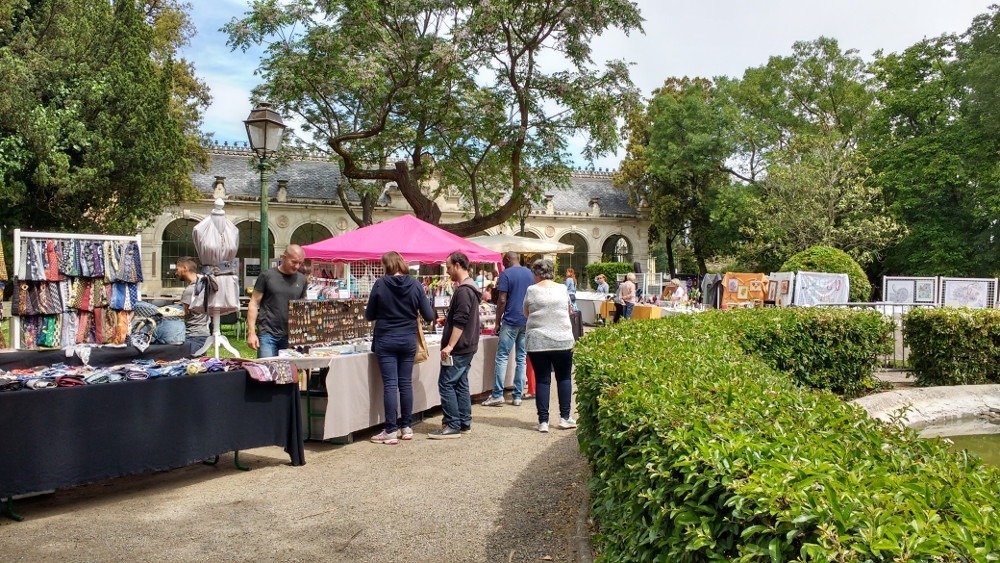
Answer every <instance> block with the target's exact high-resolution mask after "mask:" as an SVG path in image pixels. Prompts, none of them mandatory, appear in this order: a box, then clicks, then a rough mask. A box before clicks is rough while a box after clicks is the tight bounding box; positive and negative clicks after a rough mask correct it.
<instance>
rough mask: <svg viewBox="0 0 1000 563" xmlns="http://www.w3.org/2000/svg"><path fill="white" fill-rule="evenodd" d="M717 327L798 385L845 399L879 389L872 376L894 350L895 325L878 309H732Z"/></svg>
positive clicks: (720, 320)
mask: <svg viewBox="0 0 1000 563" xmlns="http://www.w3.org/2000/svg"><path fill="white" fill-rule="evenodd" d="M719 323H720V326H721V328H722V329H723V330H725V331H728V332H730V333H731V334H734V335H738V336H736V337H735V338H738V341H739V344H740V347H741V348H742V349H743V350H746V351H748V352H750V353H752V354H753V355H754V356H756V357H757V358H759V359H761V360H762V361H764V363H766V364H767V365H768V366H770V367H771V368H772V369H774V370H776V371H779V372H783V373H786V374H787V375H788V376H790V377H791V378H792V380H793V381H795V382H796V383H798V384H800V385H803V386H805V387H812V388H814V389H826V390H829V391H833V392H834V393H837V394H839V395H843V396H846V397H855V396H858V395H862V394H864V393H867V392H870V391H872V390H874V389H877V388H878V385H879V384H878V381H877V380H876V379H875V378H874V377H872V372H873V371H874V370H875V368H877V367H878V365H879V363H880V358H881V356H883V355H887V354H890V353H891V352H892V342H893V341H892V332H893V325H892V323H891V322H890V321H888V320H887V319H886V318H885V316H884V315H882V314H881V313H878V312H876V311H860V312H858V311H851V310H845V309H831V308H825V307H817V308H811V309H807V310H802V309H795V308H785V307H782V308H772V309H765V310H764V311H753V310H736V311H732V312H731V314H729V315H725V316H723V317H722V318H721V319H719Z"/></svg>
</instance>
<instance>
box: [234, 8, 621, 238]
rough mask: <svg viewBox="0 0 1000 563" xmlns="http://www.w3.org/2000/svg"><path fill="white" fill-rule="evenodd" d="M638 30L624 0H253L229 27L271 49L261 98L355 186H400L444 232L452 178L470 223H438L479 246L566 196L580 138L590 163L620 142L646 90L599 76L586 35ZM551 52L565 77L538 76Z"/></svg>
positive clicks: (606, 73) (608, 72)
mask: <svg viewBox="0 0 1000 563" xmlns="http://www.w3.org/2000/svg"><path fill="white" fill-rule="evenodd" d="M640 23H641V18H640V16H639V12H638V9H637V8H636V7H635V6H634V5H633V3H631V2H628V1H626V0H595V1H593V2H576V1H574V0H554V1H551V2H544V3H542V2H525V1H523V0H494V1H491V2H476V1H471V0H407V1H405V2H399V1H389V0H368V1H361V2H343V1H339V2H338V1H332V2H331V1H326V0H323V1H319V0H314V1H310V0H300V1H297V2H291V3H283V2H279V0H258V1H256V2H254V4H253V6H252V10H251V11H250V12H249V13H247V14H246V16H245V17H244V18H243V19H239V20H233V21H232V22H230V24H228V25H227V26H226V31H227V32H228V33H229V36H230V44H231V45H232V46H234V47H236V48H243V49H246V48H248V47H249V46H251V45H254V44H261V45H266V46H267V47H266V54H265V56H264V58H263V60H262V61H261V64H260V68H259V72H260V74H261V75H262V76H263V77H264V84H263V85H262V86H261V87H260V88H258V89H257V90H256V91H255V96H256V97H258V98H268V99H269V100H270V101H272V102H274V103H276V104H277V106H278V107H279V108H280V109H281V110H282V111H286V112H289V113H291V114H294V115H295V116H296V117H297V118H299V119H300V120H301V121H302V122H303V123H304V125H303V127H302V131H303V133H305V134H307V135H309V136H310V138H308V139H306V140H305V141H306V142H307V143H310V144H314V146H315V147H316V148H321V149H324V150H326V151H327V152H328V153H329V154H330V155H331V157H333V158H335V159H336V160H337V161H338V162H339V164H340V167H341V171H342V174H343V175H344V176H345V177H346V178H349V179H353V180H365V181H375V182H389V183H393V184H395V185H396V186H397V187H398V189H399V191H400V192H401V193H402V195H403V197H404V198H405V199H406V201H407V203H408V204H409V205H410V206H411V208H412V209H413V212H414V214H415V215H416V216H417V217H419V218H421V219H423V220H425V221H429V222H431V223H434V224H437V223H439V221H440V218H441V210H440V209H439V208H438V206H437V203H436V202H435V197H436V196H437V195H439V192H437V191H436V190H435V188H433V187H432V186H433V182H432V181H431V180H432V179H434V178H435V177H437V178H441V179H444V180H445V181H446V182H447V184H445V185H440V186H439V188H437V189H455V190H457V191H458V192H459V193H460V194H461V197H462V198H463V199H464V200H465V202H466V203H467V204H468V209H469V214H468V218H467V219H465V220H464V221H460V222H458V223H454V224H450V225H441V226H442V227H443V228H445V229H448V230H450V231H451V232H454V233H456V234H459V235H469V234H473V233H477V232H479V231H482V230H483V229H486V228H488V227H491V226H494V225H498V224H500V223H503V222H504V221H506V220H508V219H509V218H510V217H511V216H512V215H513V214H514V213H515V211H516V210H517V209H518V208H519V207H521V206H522V205H523V204H524V203H525V202H527V201H531V200H534V199H537V198H539V197H540V195H541V194H542V193H544V192H545V191H546V190H548V189H551V188H556V187H561V186H565V185H567V183H568V173H569V169H570V168H569V164H568V163H569V159H568V155H567V154H566V147H567V140H568V139H569V138H570V137H571V136H572V135H574V134H577V133H584V134H586V135H587V137H588V139H589V142H588V144H587V147H586V148H585V151H584V152H585V154H584V156H586V157H588V158H592V157H594V156H598V155H601V154H605V153H608V152H610V151H612V150H614V149H615V148H616V147H617V145H618V141H619V139H618V131H617V123H616V118H617V117H618V116H619V115H620V111H621V110H622V109H623V108H627V107H628V106H629V105H630V104H633V103H635V102H636V100H637V99H638V95H637V92H636V89H635V88H634V86H633V85H632V83H631V81H630V80H629V77H628V71H627V66H626V65H625V63H622V62H618V61H612V62H609V63H608V65H607V68H606V69H605V70H603V71H596V70H593V69H592V68H591V67H592V65H593V61H592V60H591V56H590V47H589V40H590V38H591V37H593V36H594V35H597V34H600V33H602V32H603V31H605V30H607V29H611V28H618V29H621V30H624V31H626V32H629V31H632V30H639V29H641V28H640ZM546 54H554V55H556V56H560V57H562V58H563V59H564V60H565V63H566V64H567V66H568V67H569V69H568V70H562V71H554V72H547V71H545V70H543V65H542V63H543V58H544V56H545V55H546ZM439 172H440V174H439ZM345 209H346V210H347V211H348V213H351V214H352V218H354V220H355V221H356V222H358V223H359V224H364V223H365V218H364V217H357V216H356V215H355V214H353V212H352V211H351V210H350V208H349V207H348V206H345Z"/></svg>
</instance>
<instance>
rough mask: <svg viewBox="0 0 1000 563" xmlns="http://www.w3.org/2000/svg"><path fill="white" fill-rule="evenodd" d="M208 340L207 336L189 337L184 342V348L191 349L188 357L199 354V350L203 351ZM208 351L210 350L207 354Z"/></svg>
mask: <svg viewBox="0 0 1000 563" xmlns="http://www.w3.org/2000/svg"><path fill="white" fill-rule="evenodd" d="M206 340H208V337H207V336H188V337H187V339H186V340H184V346H189V347H190V349H189V350H188V355H189V356H194V355H195V353H196V352H198V350H201V347H202V346H204V345H205V341H206ZM207 351H208V350H206V352H207Z"/></svg>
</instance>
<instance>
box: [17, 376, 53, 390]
mask: <svg viewBox="0 0 1000 563" xmlns="http://www.w3.org/2000/svg"><path fill="white" fill-rule="evenodd" d="M24 384H25V386H27V387H28V388H29V389H51V388H53V387H57V385H56V380H55V378H48V377H34V378H31V379H27V380H25V382H24Z"/></svg>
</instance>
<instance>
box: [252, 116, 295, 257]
mask: <svg viewBox="0 0 1000 563" xmlns="http://www.w3.org/2000/svg"><path fill="white" fill-rule="evenodd" d="M243 124H244V125H246V128H247V138H248V139H250V148H251V149H253V152H255V153H257V157H258V165H257V167H258V169H259V170H260V271H261V273H263V272H264V271H265V270H267V268H268V263H269V262H270V256H268V252H267V243H268V242H269V241H268V234H269V233H270V229H269V227H268V222H267V197H268V194H267V192H268V190H267V159H268V157H270V156H272V155H273V154H274V153H276V152H278V147H279V146H281V137H282V135H283V134H284V132H285V124H284V123H283V122H282V121H281V115H280V114H278V112H276V111H274V110H273V109H271V104H267V103H262V104H260V105H259V106H257V107H255V108H254V109H253V110H252V111H251V112H250V115H249V116H248V117H247V118H246V120H245V121H244V122H243Z"/></svg>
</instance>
